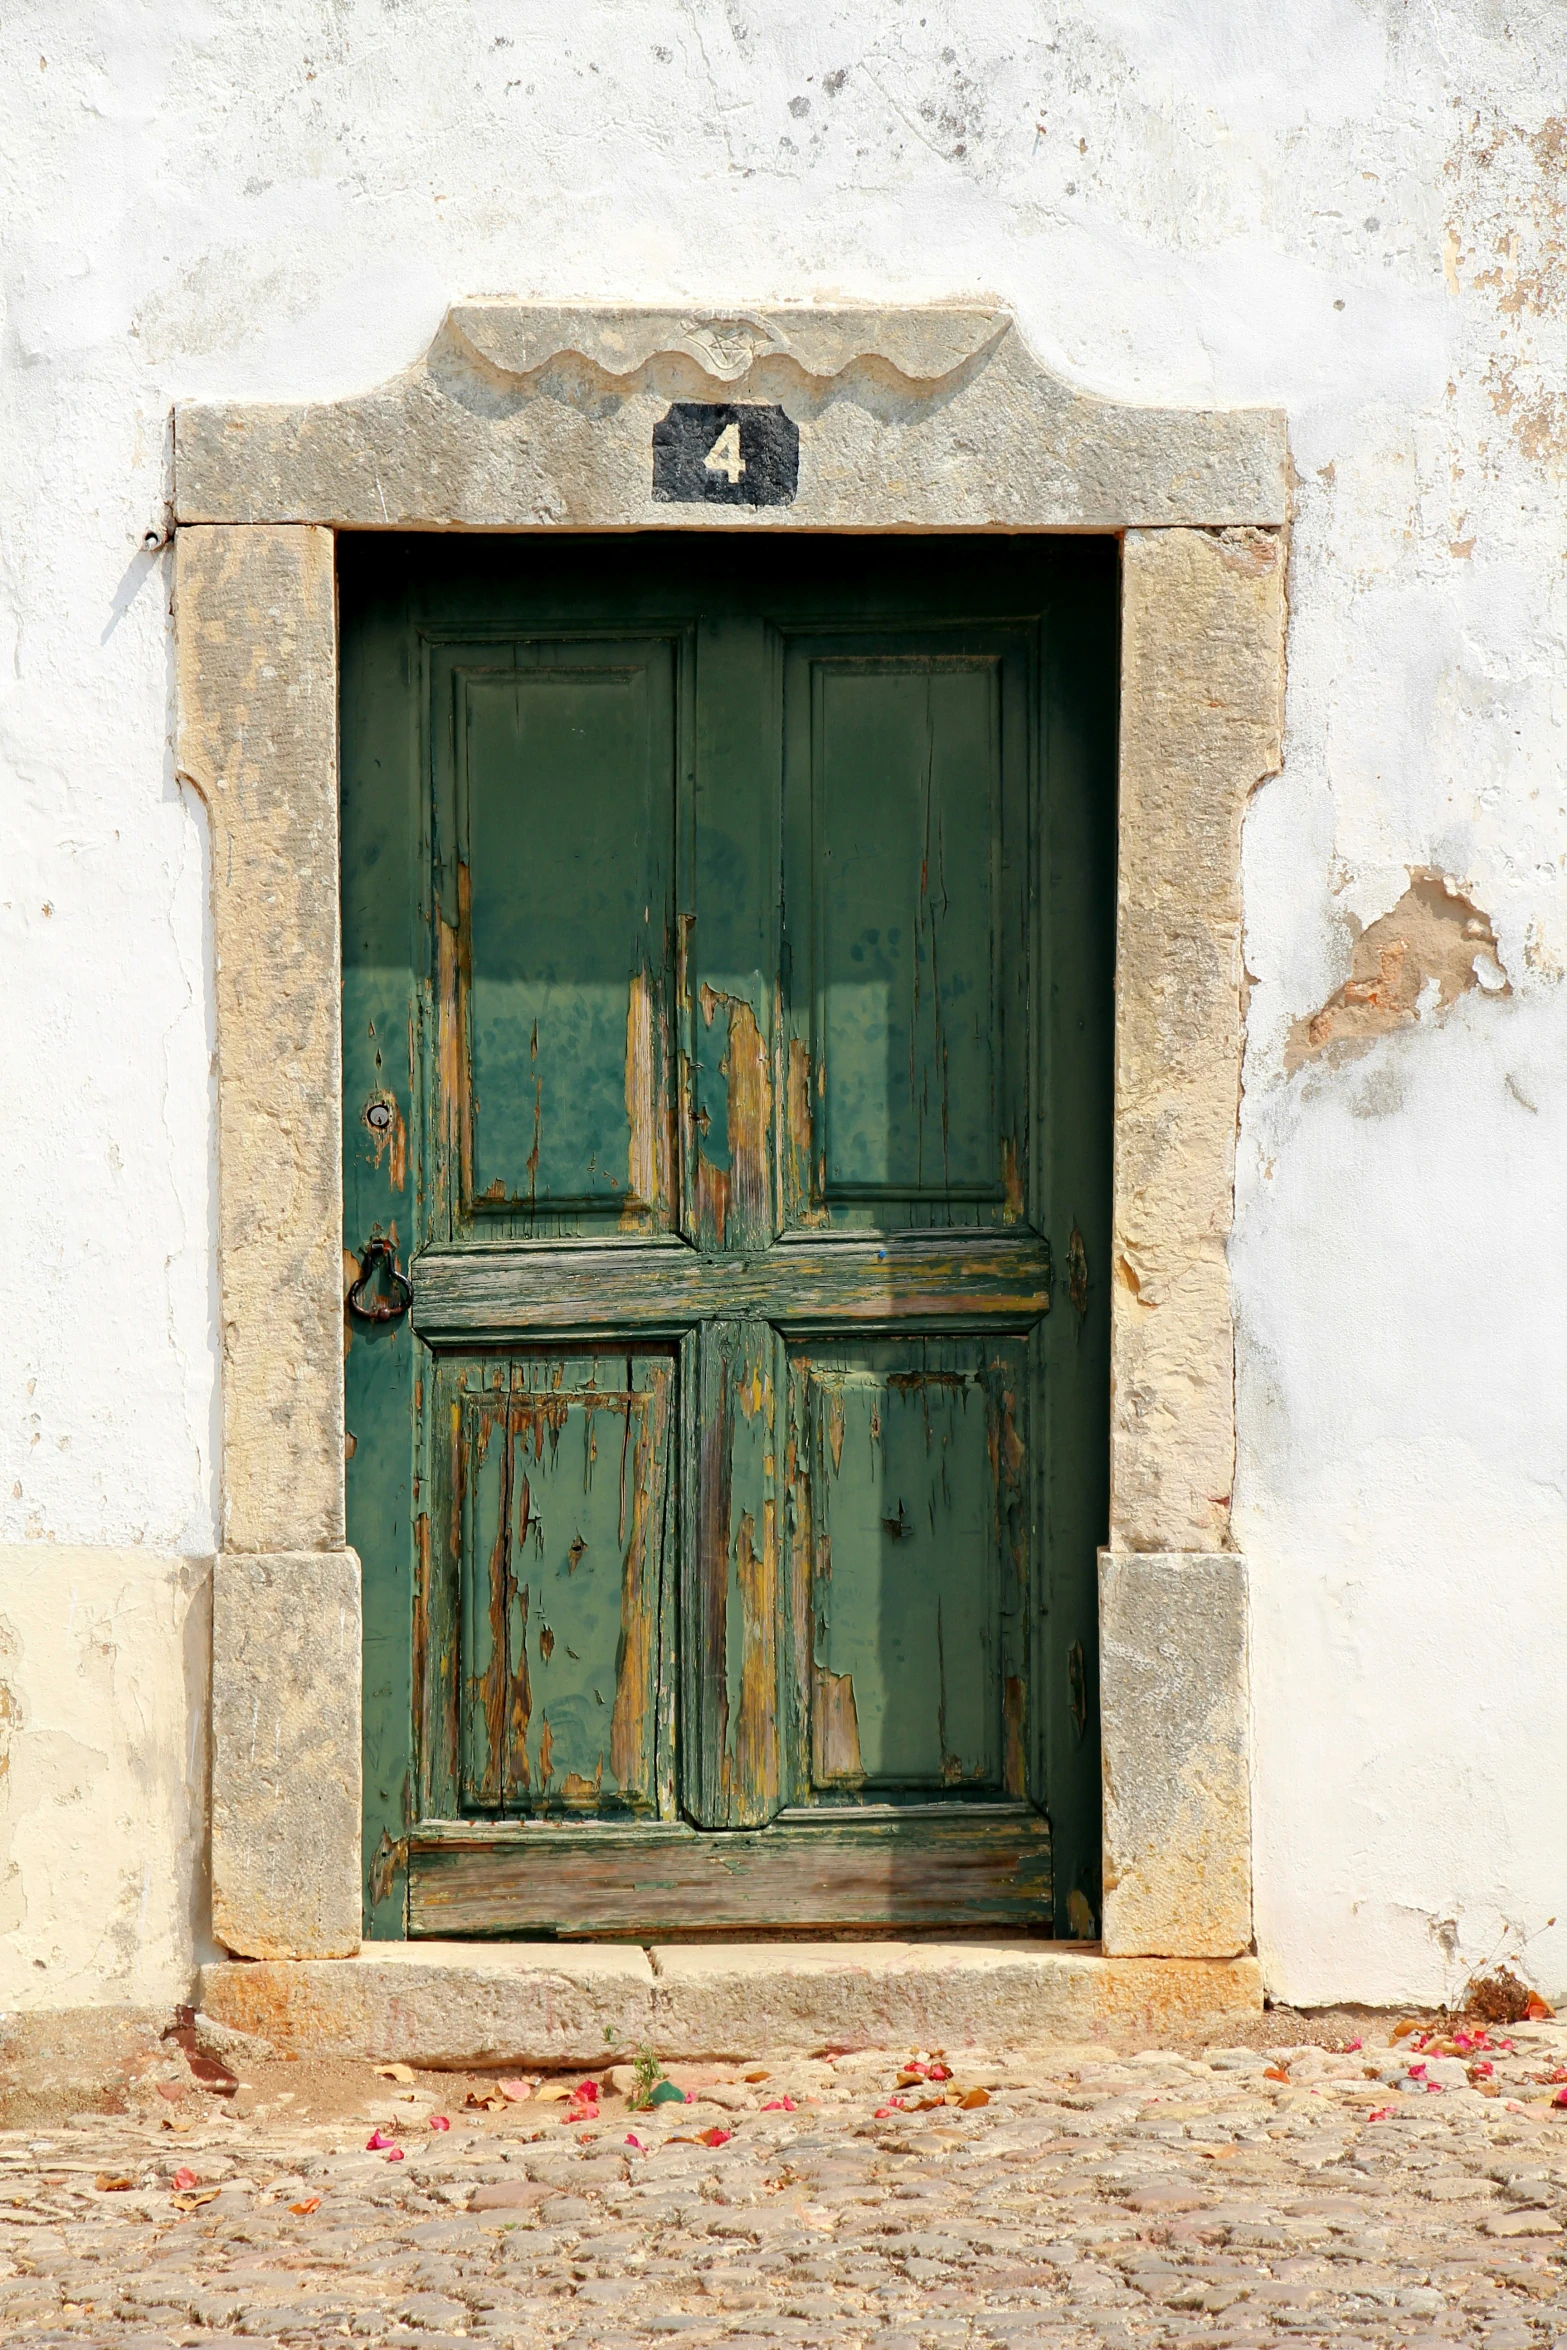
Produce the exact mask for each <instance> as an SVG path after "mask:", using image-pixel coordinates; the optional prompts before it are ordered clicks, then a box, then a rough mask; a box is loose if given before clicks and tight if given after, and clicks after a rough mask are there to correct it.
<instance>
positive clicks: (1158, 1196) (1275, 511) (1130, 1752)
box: [174, 302, 1288, 1958]
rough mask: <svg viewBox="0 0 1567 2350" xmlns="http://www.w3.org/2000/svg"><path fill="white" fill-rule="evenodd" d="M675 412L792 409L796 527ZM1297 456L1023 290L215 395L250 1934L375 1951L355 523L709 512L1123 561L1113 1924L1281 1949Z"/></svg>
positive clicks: (221, 1890)
mask: <svg viewBox="0 0 1567 2350" xmlns="http://www.w3.org/2000/svg"><path fill="white" fill-rule="evenodd" d="M676 399H697V400H703V401H708V402H711V401H714V400H733V401H764V402H768V403H777V404H780V405H782V406H783V407H784V408H785V409H786V410H787V411H788V413H789V414H790V416H791V417H793V419H794V421H795V423H796V424H797V425H798V427H799V430H800V436H801V462H800V475H799V485H798V490H797V493H796V496H795V498H794V501H793V503H792V504H787V505H773V506H768V507H764V508H758V509H756V510H752V509H750V508H747V507H743V506H735V505H726V504H710V505H698V506H684V505H683V506H679V507H672V506H671V505H669V504H667V503H661V502H659V501H658V500H657V499H655V497H654V495H653V489H652V473H651V463H650V454H649V452H650V447H651V434H652V426H653V423H654V422H655V421H657V419H658V418H659V417H661V416H662V415H663V414H664V413H665V412H666V411H667V409H668V407H669V405H670V403H671V402H672V401H673V400H676ZM1287 466H1288V459H1287V449H1286V442H1285V429H1284V419H1283V417H1282V415H1281V414H1279V413H1278V412H1276V411H1273V410H1266V409H1236V410H1205V409H1155V408H1141V407H1131V406H1121V405H1116V404H1113V403H1110V402H1106V401H1099V400H1094V399H1091V398H1088V397H1086V396H1085V395H1083V394H1082V393H1079V392H1076V391H1074V390H1073V389H1072V388H1071V386H1069V385H1068V384H1066V383H1064V382H1062V381H1061V380H1060V379H1059V378H1057V377H1055V376H1053V375H1051V374H1050V373H1049V372H1048V371H1047V370H1046V369H1044V368H1043V367H1041V366H1040V364H1039V363H1038V361H1037V360H1035V359H1034V358H1033V356H1032V354H1031V353H1030V352H1029V351H1028V349H1027V346H1026V345H1025V344H1024V342H1023V340H1022V338H1021V336H1020V335H1019V334H1018V333H1017V331H1016V329H1015V327H1014V326H1013V324H1012V322H1011V320H1010V318H1008V317H1007V315H1006V314H1005V313H1004V312H1002V311H999V310H994V309H948V310H929V309H907V310H897V309H893V310H849V309H815V310H807V309H798V310H795V309H765V310H756V311H747V312H743V313H723V314H716V315H715V314H706V313H700V314H699V313H684V312H678V311H653V310H637V309H614V310H610V309H599V310H587V309H581V310H560V309H543V308H535V307H532V306H529V305H526V304H522V303H516V302H483V303H469V304H462V305H458V306H456V307H454V308H453V309H452V310H451V311H450V312H448V314H447V317H446V319H445V321H444V322H443V324H442V326H441V329H440V331H439V333H438V334H437V336H436V339H435V341H434V343H433V344H432V345H431V347H430V349H429V351H428V352H427V353H426V354H425V356H424V358H423V359H422V360H421V361H420V362H419V363H418V364H417V365H416V366H415V367H413V368H411V369H409V370H408V371H407V372H406V373H405V374H403V375H401V376H399V377H397V378H395V379H394V380H393V381H392V382H391V383H389V384H386V385H383V386H381V387H379V388H378V389H377V390H375V391H373V392H370V393H367V394H365V395H363V396H361V397H357V398H353V399H348V400H342V401H336V402H332V403H329V404H326V405H321V406H299V407H285V406H263V405H259V404H236V405H227V406H224V405H210V406H193V407H181V408H180V409H178V410H177V412H176V420H175V522H176V541H175V617H174V626H175V645H176V670H177V679H178V698H179V748H178V765H179V771H180V774H181V776H182V778H183V779H184V780H185V781H187V782H189V783H192V784H194V785H195V787H196V788H197V789H198V790H199V791H200V793H201V796H202V798H203V800H204V801H205V803H206V806H207V810H208V815H209V821H210V826H211V854H212V900H213V936H214V946H215V955H216V978H217V1073H218V1255H219V1291H220V1318H221V1326H222V1394H223V1457H222V1472H221V1533H220V1540H221V1545H222V1547H221V1551H220V1554H219V1557H218V1560H217V1563H216V1568H215V1585H214V1604H213V1675H212V1681H213V1686H212V1740H213V1753H212V1896H213V1927H214V1932H215V1934H216V1936H217V1939H218V1940H219V1941H220V1942H222V1943H223V1944H224V1945H225V1946H226V1947H227V1948H228V1949H229V1950H231V1951H233V1952H235V1953H236V1954H238V1955H241V1956H247V1957H257V1958H289V1957H296V1958H307V1957H315V1958H321V1957H339V1956H347V1955H349V1954H351V1953H353V1952H355V1951H356V1950H357V1949H358V1947H359V1935H360V1917H361V1903H362V1890H361V1855H360V1787H361V1768H362V1764H361V1655H360V1642H361V1633H360V1608H359V1562H358V1560H357V1559H356V1558H355V1556H354V1554H353V1552H352V1551H351V1550H349V1549H348V1548H347V1544H346V1536H345V1520H344V1495H343V1446H344V1429H343V1375H342V1348H343V1340H342V1299H343V1280H342V1179H341V1166H342V1130H341V1085H340V1077H341V1069H340V1059H341V1050H340V1044H341V1040H340V1000H339V971H340V931H339V916H338V721H337V674H338V661H337V621H336V600H335V587H334V576H335V575H334V547H333V533H334V531H335V530H336V529H338V528H340V527H341V528H355V529H395V530H418V529H452V528H463V529H472V530H510V531H518V530H530V531H533V530H536V531H545V532H547V531H552V530H605V529H648V528H660V527H666V528H667V527H668V526H670V525H671V524H674V523H679V524H680V525H681V526H682V527H696V528H702V529H732V528H736V527H740V528H745V529H749V530H758V529H762V530H765V529H774V530H801V529H806V530H822V529H828V530H831V529H841V530H860V531H864V530H875V531H893V530H908V531H936V530H944V529H948V530H976V529H987V528H988V529H996V530H1008V531H1020V530H1033V531H1050V530H1057V531H1059V530H1093V531H1105V532H1114V533H1117V534H1119V535H1120V536H1121V538H1122V542H1123V566H1122V610H1121V716H1120V819H1119V876H1118V912H1117V945H1116V1044H1115V1060H1116V1069H1115V1200H1114V1241H1113V1250H1112V1256H1113V1263H1112V1265H1111V1267H1109V1268H1107V1269H1105V1270H1104V1276H1103V1277H1107V1278H1108V1279H1109V1280H1110V1282H1111V1285H1112V1305H1111V1366H1112V1371H1111V1378H1112V1401H1111V1510H1110V1530H1109V1542H1108V1546H1107V1547H1106V1549H1105V1550H1104V1551H1103V1552H1101V1554H1100V1705H1101V1720H1102V1763H1103V1779H1104V1855H1103V1859H1104V1917H1103V1942H1104V1948H1105V1950H1106V1952H1107V1953H1108V1954H1109V1955H1111V1956H1117V1957H1119V1956H1126V1957H1133V1956H1157V1957H1180V1958H1226V1957H1232V1956H1235V1955H1237V1954H1239V1953H1241V1952H1243V1951H1246V1950H1248V1949H1249V1948H1250V1947H1251V1940H1252V1922H1251V1820H1250V1794H1249V1723H1248V1715H1249V1691H1248V1680H1247V1605H1246V1569H1245V1561H1244V1560H1243V1559H1242V1558H1241V1557H1240V1556H1239V1554H1238V1553H1237V1552H1236V1550H1235V1548H1234V1545H1233V1542H1232V1539H1231V1532H1230V1486H1231V1479H1232V1472H1233V1466H1234V1454H1235V1428H1234V1380H1233V1361H1234V1355H1233V1333H1232V1322H1231V1305H1230V1290H1229V1273H1228V1263H1227V1256H1226V1244H1227V1239H1228V1234H1229V1228H1230V1219H1231V1212H1232V1204H1233V1194H1234V1159H1235V1124H1236V1114H1237V1105H1238V1099H1239V1085H1240V1056H1241V1045H1242V994H1241V991H1242V976H1243V975H1242V968H1241V892H1240V841H1241V821H1242V817H1243V814H1244V811H1245V806H1246V802H1247V799H1248V798H1249V796H1250V794H1251V792H1252V790H1253V789H1254V788H1255V786H1256V785H1257V784H1258V783H1259V782H1260V781H1261V780H1262V779H1263V778H1264V777H1265V776H1268V775H1270V774H1272V773H1273V772H1274V771H1275V770H1276V769H1277V767H1278V765H1279V763H1280V735H1281V725H1282V705H1283V677H1284V535H1283V534H1284V527H1285V524H1286V521H1287ZM1092 1270H1093V1271H1094V1274H1095V1277H1096V1278H1097V1277H1101V1275H1100V1269H1097V1268H1094V1269H1092Z"/></svg>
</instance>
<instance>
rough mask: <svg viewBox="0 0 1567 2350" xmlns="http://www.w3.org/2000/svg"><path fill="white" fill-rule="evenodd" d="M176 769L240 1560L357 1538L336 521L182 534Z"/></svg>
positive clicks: (226, 1472) (226, 1523)
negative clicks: (348, 1367)
mask: <svg viewBox="0 0 1567 2350" xmlns="http://www.w3.org/2000/svg"><path fill="white" fill-rule="evenodd" d="M175 546H176V568H175V607H176V636H177V643H178V653H177V662H178V681H179V765H180V771H181V774H182V775H183V776H184V778H185V779H186V780H187V781H188V782H191V783H193V784H194V785H195V786H196V788H197V789H198V790H199V791H200V793H201V796H202V798H203V799H204V800H205V802H206V805H207V809H208V814H209V818H210V823H211V854H212V913H213V932H214V942H215V948H216V964H217V972H216V978H217V1061H218V1259H219V1295H220V1314H221V1320H222V1332H223V1500H222V1512H223V1547H224V1549H225V1550H228V1551H286V1550H294V1549H299V1550H332V1549H335V1548H336V1547H337V1546H338V1545H339V1544H341V1542H342V1540H343V1531H344V1528H343V1361H342V1357H343V1337H342V1323H343V1292H342V1173H341V1168H342V1110H341V1092H342V1085H341V1065H342V1047H341V1031H340V1022H341V1016H342V1014H341V1001H340V994H339V948H338V914H337V906H338V892H337V870H338V834H337V641H336V640H337V624H336V607H335V585H334V569H333V552H332V534H331V532H330V531H326V530H268V529H259V530H181V531H180V532H179V533H178V536H177V538H176V542H175Z"/></svg>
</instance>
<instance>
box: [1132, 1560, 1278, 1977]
mask: <svg viewBox="0 0 1567 2350" xmlns="http://www.w3.org/2000/svg"><path fill="white" fill-rule="evenodd" d="M1099 1711H1100V1738H1101V1748H1102V1757H1103V1764H1104V1927H1103V1932H1104V1947H1105V1949H1106V1951H1107V1952H1108V1953H1109V1954H1110V1955H1111V1956H1113V1957H1117V1958H1133V1957H1144V1956H1158V1957H1181V1958H1224V1957H1229V1956H1230V1955H1231V1954H1232V1953H1235V1952H1239V1951H1244V1950H1246V1949H1248V1948H1249V1947H1250V1944H1251V1938H1252V1926H1251V1778H1250V1688H1249V1679H1248V1643H1247V1598H1246V1562H1245V1560H1244V1559H1242V1558H1239V1557H1238V1556H1237V1555H1236V1554H1235V1553H1234V1552H1233V1551H1224V1552H1218V1553H1209V1554H1207V1555H1204V1554H1202V1553H1200V1552H1193V1551H1186V1552H1154V1553H1149V1552H1139V1553H1116V1552H1112V1551H1101V1552H1100V1554H1099Z"/></svg>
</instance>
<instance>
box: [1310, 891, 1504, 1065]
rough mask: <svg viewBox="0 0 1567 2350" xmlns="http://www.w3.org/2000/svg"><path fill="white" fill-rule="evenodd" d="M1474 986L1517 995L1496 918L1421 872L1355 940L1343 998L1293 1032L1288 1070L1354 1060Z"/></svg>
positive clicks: (1330, 1001) (1333, 999) (1491, 992)
mask: <svg viewBox="0 0 1567 2350" xmlns="http://www.w3.org/2000/svg"><path fill="white" fill-rule="evenodd" d="M1471 987H1480V988H1483V989H1484V990H1485V992H1486V993H1487V994H1488V995H1511V994H1512V984H1511V982H1510V980H1509V979H1508V976H1507V973H1506V971H1505V970H1504V969H1503V967H1502V962H1501V958H1500V956H1499V955H1498V953H1497V948H1496V933H1495V931H1494V930H1493V929H1492V928H1491V918H1490V916H1489V915H1488V914H1482V913H1481V911H1480V909H1479V907H1478V906H1476V905H1475V904H1474V903H1473V901H1472V900H1471V899H1469V898H1466V897H1465V896H1464V895H1463V893H1462V891H1460V890H1454V889H1449V887H1448V885H1447V883H1446V882H1445V881H1444V880H1443V878H1442V876H1441V874H1439V873H1433V872H1432V871H1431V870H1430V868H1429V867H1427V866H1414V867H1412V868H1411V871H1410V876H1409V887H1408V889H1406V890H1405V892H1404V894H1403V896H1402V897H1401V898H1400V899H1399V901H1398V903H1397V905H1396V906H1394V907H1392V908H1391V909H1390V911H1389V912H1388V913H1386V914H1383V915H1381V916H1380V917H1379V919H1378V920H1377V921H1375V922H1373V923H1372V924H1371V926H1370V928H1369V929H1367V930H1363V931H1362V932H1361V934H1360V936H1359V938H1357V939H1356V941H1355V954H1354V961H1353V963H1352V964H1351V966H1350V974H1349V977H1348V978H1347V979H1346V980H1345V982H1344V984H1343V986H1342V987H1341V988H1340V989H1339V990H1338V992H1337V994H1335V995H1331V996H1329V998H1328V1000H1327V1002H1326V1003H1325V1004H1324V1005H1323V1006H1322V1008H1321V1010H1320V1011H1317V1012H1312V1013H1309V1014H1308V1015H1307V1017H1306V1018H1305V1019H1304V1020H1297V1021H1296V1023H1295V1025H1294V1027H1293V1028H1292V1029H1291V1030H1290V1033H1289V1038H1288V1041H1287V1042H1286V1044H1285V1047H1284V1066H1285V1069H1286V1070H1287V1071H1289V1072H1291V1073H1293V1072H1294V1071H1295V1070H1296V1069H1298V1068H1300V1067H1301V1065H1302V1063H1304V1062H1306V1061H1311V1060H1315V1059H1317V1058H1318V1056H1319V1055H1322V1054H1328V1055H1330V1056H1331V1058H1332V1059H1333V1060H1335V1061H1340V1060H1349V1059H1352V1058H1353V1057H1354V1056H1355V1055H1356V1054H1358V1053H1363V1052H1364V1051H1365V1050H1366V1048H1367V1046H1368V1045H1370V1044H1372V1043H1373V1042H1374V1041H1375V1039H1376V1038H1377V1037H1379V1036H1386V1035H1387V1034H1388V1032H1389V1031H1390V1030H1391V1029H1395V1028H1406V1027H1408V1026H1410V1024H1411V1023H1412V1022H1414V1021H1417V1020H1424V1019H1427V1018H1429V1017H1431V1016H1432V1015H1433V1014H1435V1013H1437V1012H1440V1011H1446V1010H1447V1008H1448V1006H1449V1005H1451V1004H1454V1003H1456V1002H1457V1000H1458V998H1459V997H1460V996H1461V995H1463V994H1464V993H1465V992H1466V990H1467V989H1469V988H1471Z"/></svg>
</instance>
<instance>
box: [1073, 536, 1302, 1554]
mask: <svg viewBox="0 0 1567 2350" xmlns="http://www.w3.org/2000/svg"><path fill="white" fill-rule="evenodd" d="M1283 690H1284V577H1283V549H1282V542H1281V541H1280V540H1279V539H1278V538H1277V537H1275V536H1272V535H1270V534H1268V533H1264V532H1261V531H1251V530H1236V531H1224V532H1220V533H1218V534H1211V533H1207V532H1199V531H1186V530H1177V531H1160V532H1137V531H1134V532H1132V533H1130V534H1129V535H1128V537H1127V540H1126V545H1125V557H1124V586H1123V605H1122V661H1121V776H1120V789H1121V827H1120V873H1119V901H1120V902H1119V910H1118V936H1117V950H1116V1048H1115V1050H1116V1073H1115V1082H1116V1141H1115V1230H1114V1246H1113V1256H1114V1268H1113V1270H1114V1279H1113V1286H1112V1292H1111V1296H1112V1307H1111V1331H1112V1335H1111V1376H1112V1405H1111V1506H1110V1539H1111V1543H1112V1546H1113V1547H1114V1548H1115V1549H1117V1550H1120V1549H1127V1550H1161V1549H1169V1550H1179V1549H1195V1550H1213V1549H1218V1548H1221V1547H1222V1546H1223V1544H1224V1542H1225V1541H1226V1540H1227V1539H1228V1532H1229V1508H1230V1486H1231V1481H1232V1475H1233V1470H1234V1462H1235V1422H1234V1338H1233V1327H1232V1322H1231V1312H1230V1295H1229V1273H1228V1266H1227V1261H1226V1256H1225V1247H1226V1241H1227V1238H1228V1234H1229V1229H1230V1220H1231V1212H1232V1204H1233V1196H1234V1185H1235V1125H1236V1116H1237V1109H1238V1104H1239V1096H1240V1057H1241V1034H1242V1006H1241V989H1242V983H1243V977H1244V974H1243V971H1242V967H1241V897H1240V869H1241V868H1240V859H1241V821H1242V818H1243V816H1244V814H1245V809H1246V802H1247V799H1248V797H1249V796H1250V794H1251V792H1252V791H1253V790H1254V788H1255V787H1256V785H1257V784H1258V782H1259V781H1260V780H1261V779H1262V778H1263V777H1264V776H1267V775H1270V774H1272V773H1273V772H1274V771H1275V770H1276V769H1277V767H1278V765H1279V762H1280V757H1281V752H1280V738H1281V730H1282V724H1283Z"/></svg>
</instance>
